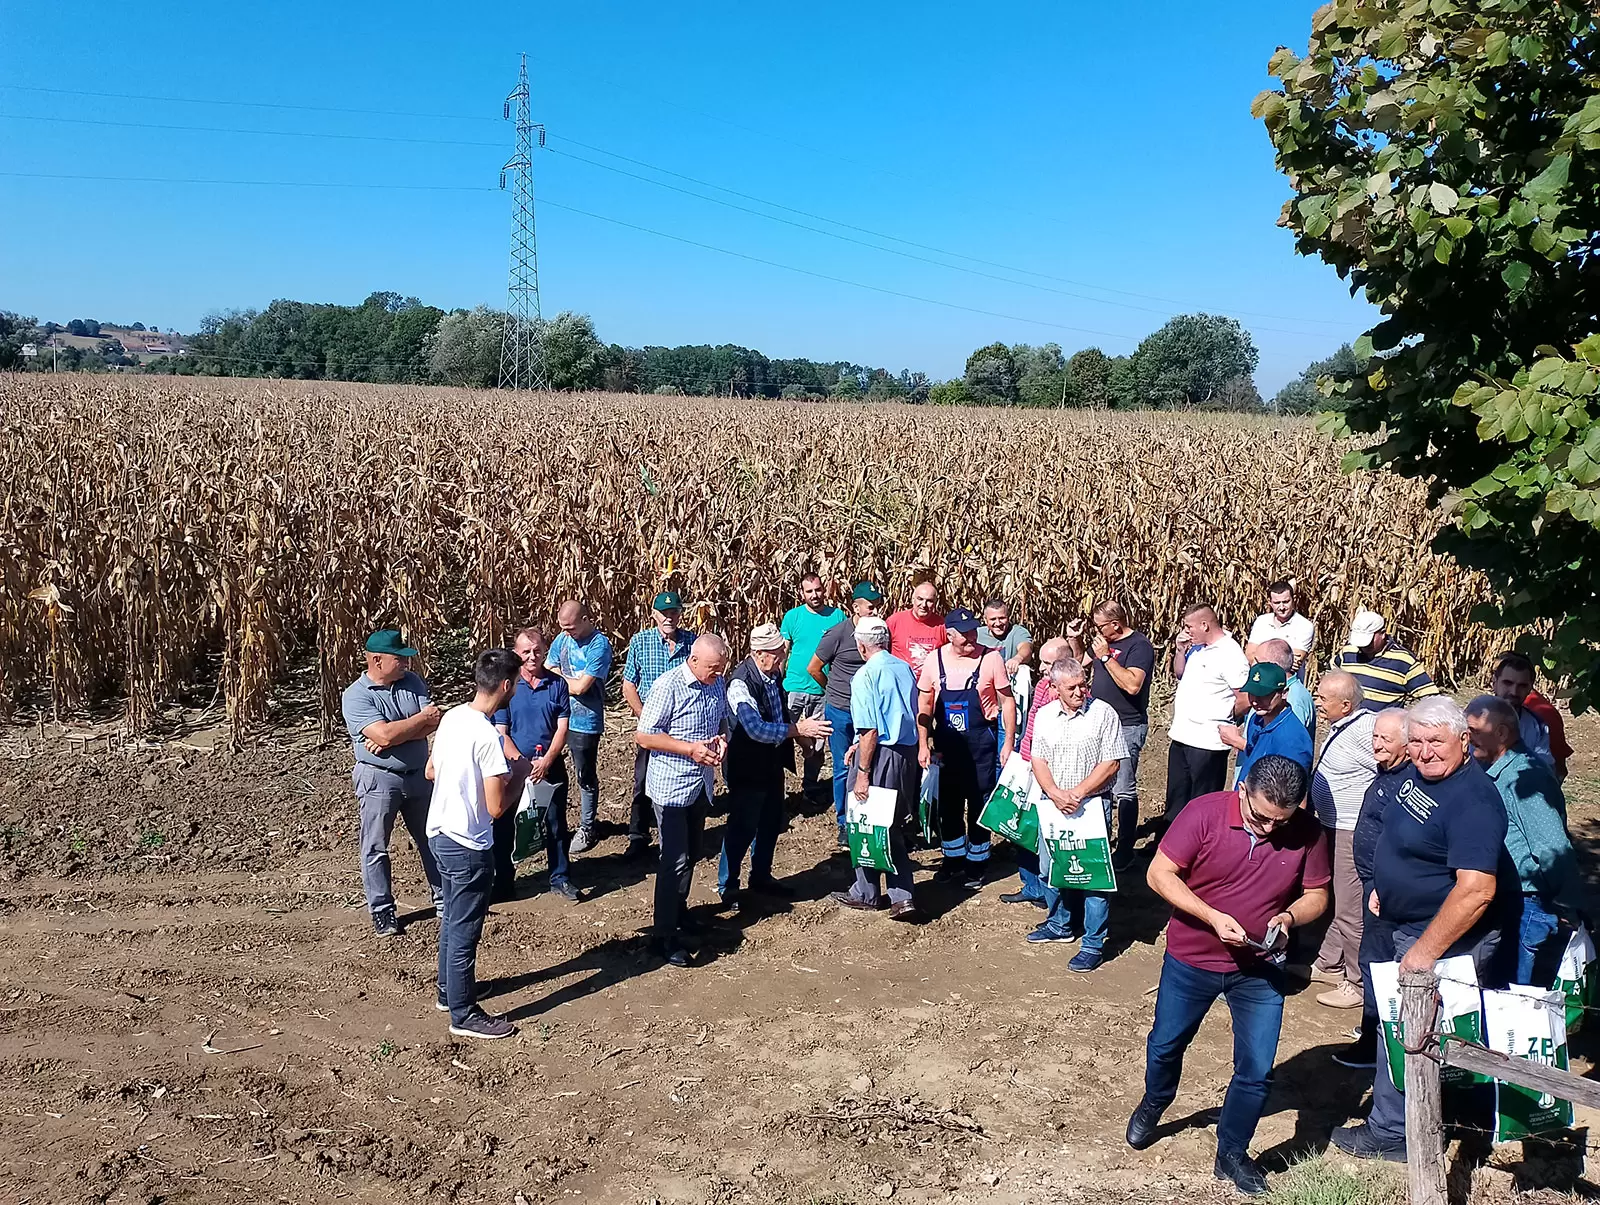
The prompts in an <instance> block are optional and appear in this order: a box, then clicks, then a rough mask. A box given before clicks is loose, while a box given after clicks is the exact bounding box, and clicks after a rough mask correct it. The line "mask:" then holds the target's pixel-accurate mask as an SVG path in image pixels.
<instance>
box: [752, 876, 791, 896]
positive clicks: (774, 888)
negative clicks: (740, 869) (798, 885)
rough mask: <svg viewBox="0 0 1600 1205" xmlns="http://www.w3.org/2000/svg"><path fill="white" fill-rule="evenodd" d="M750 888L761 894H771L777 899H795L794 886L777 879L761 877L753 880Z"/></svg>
mask: <svg viewBox="0 0 1600 1205" xmlns="http://www.w3.org/2000/svg"><path fill="white" fill-rule="evenodd" d="M749 890H751V891H754V892H756V893H757V894H759V895H770V896H771V897H772V898H773V899H775V900H792V899H794V888H793V887H789V886H786V885H784V884H783V883H780V882H778V880H777V879H761V880H759V881H752V882H751V884H750V887H749Z"/></svg>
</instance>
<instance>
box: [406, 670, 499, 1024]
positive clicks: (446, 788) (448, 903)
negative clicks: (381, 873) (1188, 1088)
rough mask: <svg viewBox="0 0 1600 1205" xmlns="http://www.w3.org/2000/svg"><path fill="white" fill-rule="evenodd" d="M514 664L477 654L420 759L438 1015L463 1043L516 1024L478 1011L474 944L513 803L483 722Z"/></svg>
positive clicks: (494, 735) (489, 726) (492, 735)
mask: <svg viewBox="0 0 1600 1205" xmlns="http://www.w3.org/2000/svg"><path fill="white" fill-rule="evenodd" d="M521 672H522V661H521V659H520V658H519V657H518V656H517V655H516V654H515V653H513V652H512V651H511V650H510V649H490V650H488V651H487V652H484V653H479V654H478V660H477V663H476V664H475V665H474V666H473V669H472V678H473V683H474V685H475V686H476V687H477V694H476V695H475V696H474V697H473V700H472V702H470V703H466V704H464V705H462V706H460V707H452V708H451V709H450V710H449V711H447V712H445V713H444V718H443V719H441V720H440V721H439V728H438V731H437V732H435V733H434V737H433V754H432V756H430V757H429V758H428V778H429V779H430V780H431V781H432V783H433V800H432V802H431V803H429V805H428V826H427V832H428V848H429V849H430V850H432V851H433V857H434V860H435V861H436V862H437V863H438V864H439V877H440V879H441V880H442V882H443V884H444V907H443V910H442V911H441V913H440V916H439V996H438V1001H437V1007H438V1009H439V1011H440V1012H448V1013H449V1014H450V1032H451V1033H453V1034H455V1035H456V1036H458V1037H463V1038H509V1037H510V1036H511V1035H512V1034H514V1033H516V1032H517V1029H516V1026H514V1025H512V1024H511V1022H509V1021H507V1020H505V1019H504V1018H503V1017H491V1016H489V1015H488V1014H487V1013H485V1012H484V1011H483V1010H482V1009H481V1008H479V1007H478V975H477V971H478V939H479V938H480V937H481V936H483V919H484V917H486V916H488V915H489V899H490V896H491V895H493V893H494V822H495V821H496V820H497V819H498V818H499V817H501V816H503V815H504V814H505V813H506V812H507V811H509V810H510V809H511V808H514V807H516V805H517V801H516V800H515V799H513V798H511V794H510V792H509V791H507V790H506V783H507V780H508V779H509V777H510V773H511V768H510V766H508V765H507V764H506V757H505V753H504V751H503V749H502V746H501V740H500V734H499V733H498V732H496V731H495V727H494V723H493V722H492V721H491V719H490V717H491V716H493V715H494V713H495V712H497V711H499V710H500V709H502V708H503V707H505V706H506V705H507V704H508V703H510V701H511V693H512V691H513V690H515V689H516V684H517V676H518V674H520V673H521Z"/></svg>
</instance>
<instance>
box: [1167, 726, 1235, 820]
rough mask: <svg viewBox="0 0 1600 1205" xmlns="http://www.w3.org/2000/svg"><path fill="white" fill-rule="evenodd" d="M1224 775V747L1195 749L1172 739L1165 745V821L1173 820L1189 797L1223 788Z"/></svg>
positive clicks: (1225, 779) (1208, 793)
mask: <svg viewBox="0 0 1600 1205" xmlns="http://www.w3.org/2000/svg"><path fill="white" fill-rule="evenodd" d="M1227 778H1228V751H1227V750H1226V749H1196V748H1195V747H1194V746H1193V745H1185V744H1184V743H1183V742H1182V741H1173V742H1172V744H1170V745H1168V746H1167V807H1166V817H1165V818H1166V821H1167V823H1168V824H1171V823H1172V822H1173V821H1174V820H1176V819H1177V817H1178V813H1179V812H1181V811H1183V809H1184V807H1185V806H1187V804H1188V802H1189V801H1190V800H1191V799H1198V798H1200V796H1202V795H1210V794H1211V793H1212V792H1213V791H1220V790H1222V785H1223V783H1225V782H1226V781H1227Z"/></svg>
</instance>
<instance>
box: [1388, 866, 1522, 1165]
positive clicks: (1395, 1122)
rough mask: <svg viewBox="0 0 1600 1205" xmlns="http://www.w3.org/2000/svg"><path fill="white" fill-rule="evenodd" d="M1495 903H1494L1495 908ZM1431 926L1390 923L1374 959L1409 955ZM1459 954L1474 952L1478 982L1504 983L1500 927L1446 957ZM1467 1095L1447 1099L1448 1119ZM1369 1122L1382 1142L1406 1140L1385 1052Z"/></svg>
mask: <svg viewBox="0 0 1600 1205" xmlns="http://www.w3.org/2000/svg"><path fill="white" fill-rule="evenodd" d="M1493 906H1494V905H1491V907H1493ZM1378 907H1379V908H1380V909H1381V908H1382V907H1383V895H1382V893H1380V894H1379V895H1378ZM1427 927H1428V926H1427V924H1426V923H1420V924H1414V925H1405V926H1391V927H1390V930H1389V933H1390V936H1389V940H1388V941H1387V943H1385V944H1386V945H1387V949H1382V950H1375V951H1374V953H1375V954H1381V955H1382V957H1375V958H1373V961H1374V962H1390V961H1397V960H1399V959H1401V958H1404V957H1405V956H1406V953H1407V951H1409V950H1410V949H1411V947H1412V946H1414V945H1416V944H1417V938H1419V937H1421V936H1422V932H1423V930H1424V929H1426V928H1427ZM1459 954H1471V955H1472V961H1473V963H1474V964H1475V965H1476V966H1477V968H1478V981H1479V983H1480V984H1481V985H1482V986H1484V987H1487V988H1498V987H1503V986H1504V983H1505V981H1504V979H1503V978H1500V977H1497V976H1496V971H1495V968H1496V967H1497V966H1498V965H1499V957H1500V930H1499V929H1490V930H1488V931H1487V932H1484V933H1481V934H1468V936H1466V937H1464V938H1462V939H1461V940H1460V941H1458V942H1457V943H1456V944H1455V945H1453V946H1451V947H1450V949H1448V950H1446V951H1445V957H1447V958H1450V957H1454V956H1456V955H1459ZM1478 1095H1481V1094H1472V1095H1469V1096H1467V1098H1466V1100H1465V1101H1463V1100H1461V1099H1457V1100H1455V1101H1450V1100H1449V1098H1446V1108H1445V1120H1446V1121H1450V1120H1459V1119H1460V1115H1461V1112H1462V1110H1463V1108H1466V1109H1471V1108H1473V1104H1472V1103H1471V1102H1472V1101H1473V1100H1474V1099H1475V1097H1476V1096H1478ZM1367 1125H1368V1126H1369V1127H1370V1128H1371V1130H1372V1134H1373V1136H1374V1137H1376V1138H1377V1139H1379V1140H1380V1141H1382V1142H1387V1143H1400V1142H1404V1141H1405V1139H1406V1098H1405V1094H1404V1093H1402V1092H1401V1091H1400V1089H1399V1088H1396V1087H1395V1086H1394V1084H1393V1083H1392V1082H1391V1081H1390V1079H1389V1061H1388V1060H1387V1059H1386V1058H1384V1057H1383V1052H1382V1051H1379V1053H1378V1066H1377V1068H1376V1070H1375V1071H1374V1072H1373V1075H1372V1111H1371V1112H1370V1113H1368V1114H1367Z"/></svg>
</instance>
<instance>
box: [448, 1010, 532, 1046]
mask: <svg viewBox="0 0 1600 1205" xmlns="http://www.w3.org/2000/svg"><path fill="white" fill-rule="evenodd" d="M450 1032H451V1033H453V1034H455V1035H456V1037H458V1038H491V1039H492V1038H509V1037H512V1036H513V1035H515V1034H516V1032H517V1027H516V1026H515V1025H513V1024H511V1022H510V1021H507V1020H506V1019H505V1018H504V1017H491V1016H490V1015H489V1014H488V1013H485V1012H475V1013H473V1014H472V1015H471V1016H470V1017H468V1018H467V1019H466V1020H465V1021H463V1022H461V1024H460V1025H452V1026H450Z"/></svg>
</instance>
